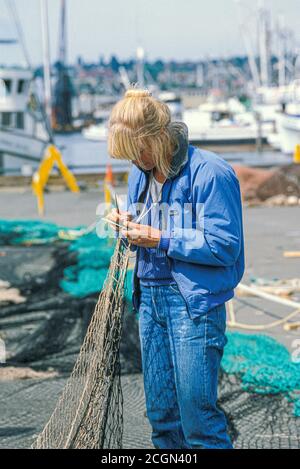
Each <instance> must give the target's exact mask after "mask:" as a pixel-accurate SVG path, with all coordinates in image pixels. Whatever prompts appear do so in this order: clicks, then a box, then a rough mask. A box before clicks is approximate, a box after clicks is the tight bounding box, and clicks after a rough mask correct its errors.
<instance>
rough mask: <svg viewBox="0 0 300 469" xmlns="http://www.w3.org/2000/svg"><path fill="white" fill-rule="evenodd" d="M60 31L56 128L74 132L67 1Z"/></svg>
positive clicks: (64, 1)
mask: <svg viewBox="0 0 300 469" xmlns="http://www.w3.org/2000/svg"><path fill="white" fill-rule="evenodd" d="M60 5H61V7H60V11H61V19H60V31H59V52H58V80H57V83H56V86H55V120H56V122H55V127H56V130H59V131H62V132H64V131H69V130H72V85H71V81H70V78H69V75H68V69H67V18H66V0H61V4H60Z"/></svg>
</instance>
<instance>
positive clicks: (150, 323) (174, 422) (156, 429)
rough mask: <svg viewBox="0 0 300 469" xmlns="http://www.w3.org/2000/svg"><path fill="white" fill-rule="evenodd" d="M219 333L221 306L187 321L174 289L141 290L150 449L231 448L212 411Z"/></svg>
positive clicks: (220, 417)
mask: <svg viewBox="0 0 300 469" xmlns="http://www.w3.org/2000/svg"><path fill="white" fill-rule="evenodd" d="M225 328H226V309H225V304H223V305H221V306H218V307H216V308H214V309H212V310H210V311H208V312H207V313H205V314H199V317H197V318H194V319H192V318H191V317H190V315H189V312H188V310H187V308H186V303H185V300H184V298H183V297H182V295H181V293H180V291H179V289H178V287H177V285H161V286H143V285H141V297H140V307H139V336H140V343H141V354H142V367H143V379H144V389H145V399H146V411H147V417H148V419H149V422H150V424H151V427H152V435H151V439H152V443H153V445H154V447H155V448H164V449H172V448H176V449H185V448H199V449H206V448H207V449H208V448H220V449H224V448H227V449H232V444H231V441H230V439H229V436H228V434H227V428H226V427H227V423H226V418H225V415H224V413H223V412H222V410H221V409H220V408H219V407H218V406H217V387H218V372H219V368H220V362H221V358H222V355H223V348H224V346H225V345H226V343H227V338H226V336H225Z"/></svg>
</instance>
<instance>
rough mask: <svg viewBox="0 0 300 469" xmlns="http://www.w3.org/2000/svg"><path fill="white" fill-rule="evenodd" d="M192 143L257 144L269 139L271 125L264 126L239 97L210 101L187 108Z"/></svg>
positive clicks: (187, 122)
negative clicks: (196, 106)
mask: <svg viewBox="0 0 300 469" xmlns="http://www.w3.org/2000/svg"><path fill="white" fill-rule="evenodd" d="M183 121H184V122H185V123H186V124H187V126H188V128H189V140H190V142H191V143H195V144H199V145H201V144H203V145H244V144H251V145H252V144H255V143H256V142H257V141H258V139H261V141H262V142H266V135H267V133H268V132H270V127H269V126H268V127H264V128H260V127H259V124H258V122H257V121H256V120H255V116H254V114H253V113H252V112H248V111H246V109H245V107H244V106H243V104H241V103H240V102H239V101H238V100H237V99H234V98H233V99H229V100H228V101H224V102H209V101H208V102H206V103H204V104H201V105H200V106H199V107H198V108H196V109H187V110H185V111H184V112H183Z"/></svg>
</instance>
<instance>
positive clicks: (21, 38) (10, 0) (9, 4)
mask: <svg viewBox="0 0 300 469" xmlns="http://www.w3.org/2000/svg"><path fill="white" fill-rule="evenodd" d="M5 1H6V6H7V9H8V10H9V11H10V13H11V16H12V18H13V21H14V24H15V27H16V30H17V35H18V37H19V41H20V44H21V47H22V49H23V54H24V57H25V61H26V63H27V66H28V68H30V70H32V66H31V62H30V58H29V54H28V50H27V46H26V41H25V36H24V32H23V29H22V26H21V22H20V18H19V15H18V12H17V8H16V4H15V1H14V0H5Z"/></svg>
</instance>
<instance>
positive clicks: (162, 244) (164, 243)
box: [157, 230, 170, 251]
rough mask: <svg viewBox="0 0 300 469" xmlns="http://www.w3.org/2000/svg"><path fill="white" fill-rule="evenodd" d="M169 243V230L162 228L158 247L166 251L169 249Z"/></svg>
mask: <svg viewBox="0 0 300 469" xmlns="http://www.w3.org/2000/svg"><path fill="white" fill-rule="evenodd" d="M169 244H170V233H169V231H165V230H163V231H162V232H161V235H160V240H159V243H158V246H157V247H158V249H163V250H165V251H167V250H168V249H169Z"/></svg>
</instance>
